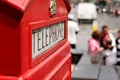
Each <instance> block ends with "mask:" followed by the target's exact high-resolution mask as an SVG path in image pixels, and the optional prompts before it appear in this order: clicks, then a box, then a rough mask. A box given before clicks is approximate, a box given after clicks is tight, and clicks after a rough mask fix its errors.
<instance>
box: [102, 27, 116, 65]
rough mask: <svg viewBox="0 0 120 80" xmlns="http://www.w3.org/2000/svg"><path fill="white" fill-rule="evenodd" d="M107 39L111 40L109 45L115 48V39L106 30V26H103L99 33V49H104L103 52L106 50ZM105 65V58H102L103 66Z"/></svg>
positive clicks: (107, 29)
mask: <svg viewBox="0 0 120 80" xmlns="http://www.w3.org/2000/svg"><path fill="white" fill-rule="evenodd" d="M109 39H110V40H112V44H111V45H112V46H114V47H116V44H115V38H114V36H113V34H112V33H110V31H109V28H108V26H107V25H103V27H102V31H101V38H100V45H101V47H103V48H104V50H106V49H107V45H106V42H107V40H109ZM105 63H106V56H103V64H105Z"/></svg>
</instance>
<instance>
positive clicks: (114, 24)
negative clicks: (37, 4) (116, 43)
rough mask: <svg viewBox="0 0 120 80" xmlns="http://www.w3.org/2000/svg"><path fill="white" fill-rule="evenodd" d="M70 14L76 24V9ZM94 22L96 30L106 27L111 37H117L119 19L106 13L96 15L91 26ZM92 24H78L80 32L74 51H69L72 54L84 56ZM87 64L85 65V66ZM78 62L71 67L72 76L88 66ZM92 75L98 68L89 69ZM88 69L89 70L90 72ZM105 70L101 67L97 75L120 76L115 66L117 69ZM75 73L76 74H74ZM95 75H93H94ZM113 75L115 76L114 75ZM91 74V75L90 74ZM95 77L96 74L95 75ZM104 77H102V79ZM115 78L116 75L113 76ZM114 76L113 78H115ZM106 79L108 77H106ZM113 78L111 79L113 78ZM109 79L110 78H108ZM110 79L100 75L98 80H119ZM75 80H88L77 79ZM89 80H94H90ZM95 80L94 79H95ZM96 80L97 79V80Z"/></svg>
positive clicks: (116, 79) (119, 26) (119, 68)
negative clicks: (111, 34)
mask: <svg viewBox="0 0 120 80" xmlns="http://www.w3.org/2000/svg"><path fill="white" fill-rule="evenodd" d="M71 13H72V14H74V16H75V21H76V22H77V16H76V15H77V12H76V8H74V9H72V11H71ZM95 22H97V27H98V29H99V30H101V27H102V26H103V25H108V26H109V28H110V32H112V33H113V35H114V37H115V38H116V36H117V30H118V29H120V17H114V16H113V15H108V14H106V13H99V14H98V18H97V20H96V21H94V22H93V24H94V23H95ZM93 24H79V28H80V32H79V34H78V35H77V41H78V43H77V48H76V49H75V50H71V52H72V53H73V54H82V55H84V54H86V53H87V42H88V39H89V38H90V37H91V33H92V26H93ZM87 60H89V59H87ZM83 62H84V60H83ZM86 63H87V64H86ZM79 64H80V61H79V62H78V64H76V65H77V66H76V65H74V64H73V65H72V72H73V74H72V76H77V77H78V76H80V74H81V73H79V72H78V71H79V70H80V72H82V70H84V69H86V68H85V67H86V66H87V67H88V66H89V65H88V64H89V61H85V63H82V64H80V65H79ZM83 64H85V65H86V66H84V65H83ZM92 67H93V66H92ZM88 69H89V67H88ZM90 69H91V70H92V71H93V72H94V73H95V72H96V73H97V70H98V69H99V68H98V66H97V67H95V68H93V69H92V68H90ZM90 69H89V70H90ZM107 69H108V72H107V71H105V70H107ZM107 69H106V67H105V66H102V67H101V70H100V72H99V70H98V73H101V74H105V72H106V73H107V74H108V73H109V71H111V72H110V73H111V74H110V75H115V74H116V72H117V75H118V76H120V67H119V66H117V69H116V66H115V67H112V68H111V67H110V69H109V67H108V68H107ZM75 71H77V72H75ZM83 72H85V71H83ZM96 73H95V74H96ZM114 73H115V74H114ZM91 74H92V73H91ZM101 74H100V75H99V76H101ZM81 75H82V77H83V76H85V75H86V74H85V73H84V74H81ZM96 75H97V74H96ZM103 76H104V77H103ZM115 76H116V75H115ZM115 76H114V77H115ZM92 77H93V75H92ZM107 77H108V76H107ZM114 77H113V78H114ZM110 78H111V77H110ZM110 78H108V79H106V76H105V75H102V77H100V78H99V80H120V79H118V78H114V79H112V78H111V79H110ZM73 80H76V79H73ZM77 80H89V79H77ZM90 80H94V79H90ZM95 80H96V79H95ZM97 80H98V79H97Z"/></svg>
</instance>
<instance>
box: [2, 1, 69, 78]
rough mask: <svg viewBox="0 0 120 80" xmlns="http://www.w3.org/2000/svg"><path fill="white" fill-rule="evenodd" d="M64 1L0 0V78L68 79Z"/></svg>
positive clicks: (65, 2)
mask: <svg viewBox="0 0 120 80" xmlns="http://www.w3.org/2000/svg"><path fill="white" fill-rule="evenodd" d="M69 11H70V2H69V1H68V0H0V80H71V54H70V47H69V43H68V40H67V38H68V34H67V30H68V29H67V20H68V19H67V15H68V12H69Z"/></svg>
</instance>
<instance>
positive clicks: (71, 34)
mask: <svg viewBox="0 0 120 80" xmlns="http://www.w3.org/2000/svg"><path fill="white" fill-rule="evenodd" d="M78 32H79V27H78V25H77V22H75V21H74V16H73V15H72V14H69V15H68V41H69V42H70V45H71V48H72V49H76V44H77V34H78Z"/></svg>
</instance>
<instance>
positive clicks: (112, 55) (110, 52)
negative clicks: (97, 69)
mask: <svg viewBox="0 0 120 80" xmlns="http://www.w3.org/2000/svg"><path fill="white" fill-rule="evenodd" d="M116 53H117V51H116V47H115V46H112V40H110V39H108V40H106V50H104V52H103V54H104V55H105V56H106V58H105V65H108V66H113V65H115V64H116V63H117V57H116Z"/></svg>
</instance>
